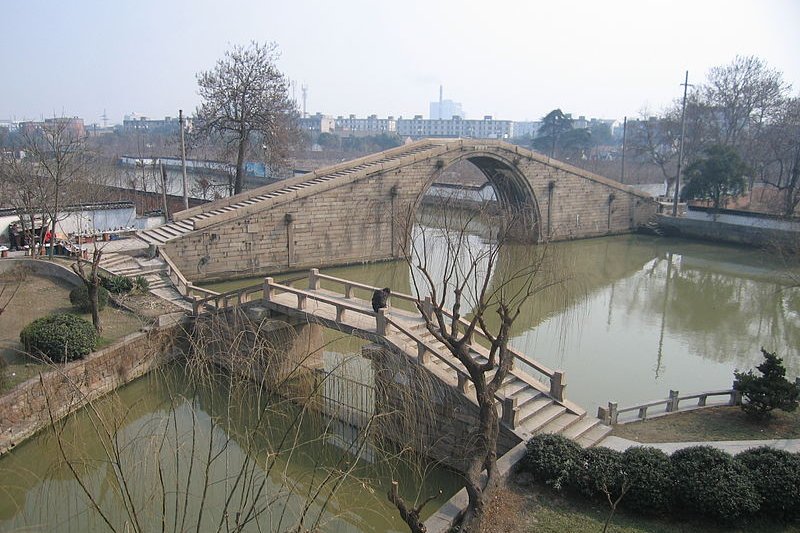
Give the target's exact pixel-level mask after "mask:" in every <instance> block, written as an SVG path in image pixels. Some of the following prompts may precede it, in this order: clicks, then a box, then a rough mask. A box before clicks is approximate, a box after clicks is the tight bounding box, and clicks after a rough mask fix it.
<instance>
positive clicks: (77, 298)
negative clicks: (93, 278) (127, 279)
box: [69, 285, 108, 313]
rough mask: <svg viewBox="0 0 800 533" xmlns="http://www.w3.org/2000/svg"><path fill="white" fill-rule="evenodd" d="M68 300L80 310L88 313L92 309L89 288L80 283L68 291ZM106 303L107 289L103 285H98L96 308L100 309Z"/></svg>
mask: <svg viewBox="0 0 800 533" xmlns="http://www.w3.org/2000/svg"><path fill="white" fill-rule="evenodd" d="M69 302H70V303H71V304H72V305H73V306H75V308H76V309H78V310H80V311H81V312H84V313H89V312H90V311H91V310H92V304H91V302H90V301H89V289H87V288H86V285H80V286H78V287H75V288H74V289H72V290H71V291H69ZM107 303H108V291H107V290H106V289H104V288H103V287H98V288H97V310H98V311H100V310H102V309H103V308H105V306H106V304H107Z"/></svg>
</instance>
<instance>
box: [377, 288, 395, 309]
mask: <svg viewBox="0 0 800 533" xmlns="http://www.w3.org/2000/svg"><path fill="white" fill-rule="evenodd" d="M391 293H392V291H391V289H389V287H384V288H382V289H377V290H376V291H375V292H373V293H372V309H373V311H375V312H376V313H377V312H378V309H381V308H383V307H386V304H387V303H388V301H389V295H390V294H391Z"/></svg>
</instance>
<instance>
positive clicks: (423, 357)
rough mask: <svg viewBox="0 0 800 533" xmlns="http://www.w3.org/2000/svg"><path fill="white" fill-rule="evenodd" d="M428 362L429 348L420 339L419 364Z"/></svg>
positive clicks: (418, 345)
mask: <svg viewBox="0 0 800 533" xmlns="http://www.w3.org/2000/svg"><path fill="white" fill-rule="evenodd" d="M427 362H428V348H426V347H425V345H424V344H423V343H421V342H419V341H417V364H420V365H424V364H425V363H427Z"/></svg>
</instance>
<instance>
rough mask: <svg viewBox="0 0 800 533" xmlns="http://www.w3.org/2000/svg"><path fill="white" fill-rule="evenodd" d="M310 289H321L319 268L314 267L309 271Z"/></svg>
mask: <svg viewBox="0 0 800 533" xmlns="http://www.w3.org/2000/svg"><path fill="white" fill-rule="evenodd" d="M308 290H310V291H318V290H319V269H318V268H312V269H311V271H310V272H309V273H308Z"/></svg>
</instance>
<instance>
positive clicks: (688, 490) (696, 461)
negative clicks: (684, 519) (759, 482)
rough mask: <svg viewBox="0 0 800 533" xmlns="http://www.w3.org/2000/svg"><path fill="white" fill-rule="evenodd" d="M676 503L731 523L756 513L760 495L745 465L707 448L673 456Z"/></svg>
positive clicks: (677, 452)
mask: <svg viewBox="0 0 800 533" xmlns="http://www.w3.org/2000/svg"><path fill="white" fill-rule="evenodd" d="M671 460H672V467H673V469H674V472H675V497H676V502H677V503H678V504H680V505H683V506H685V507H686V509H687V510H689V511H692V512H694V513H697V514H699V515H706V516H708V517H710V518H713V519H715V520H719V521H724V522H733V521H736V520H738V519H741V518H747V517H748V516H749V515H752V514H754V513H756V512H757V511H758V509H759V506H760V505H761V496H760V495H759V493H758V491H756V488H755V486H753V482H752V481H751V480H750V476H749V473H748V472H747V470H746V469H745V467H744V465H742V464H741V463H738V462H735V461H734V460H733V457H731V456H730V455H729V454H727V453H725V452H723V451H721V450H717V449H716V448H712V447H710V446H693V447H690V448H684V449H682V450H678V451H676V452H675V453H673V454H672V458H671Z"/></svg>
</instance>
